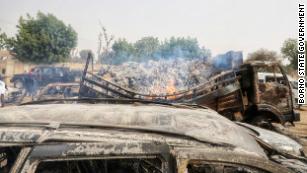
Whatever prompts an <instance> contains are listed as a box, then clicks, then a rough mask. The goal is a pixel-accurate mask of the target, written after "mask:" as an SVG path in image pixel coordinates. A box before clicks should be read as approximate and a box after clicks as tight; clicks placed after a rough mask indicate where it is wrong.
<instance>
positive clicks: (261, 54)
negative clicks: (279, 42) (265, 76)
mask: <svg viewBox="0 0 307 173" xmlns="http://www.w3.org/2000/svg"><path fill="white" fill-rule="evenodd" d="M249 61H276V62H280V61H281V59H280V57H279V56H278V55H277V53H276V52H275V51H270V50H266V49H259V50H257V51H255V52H253V53H250V54H248V56H247V59H246V62H249Z"/></svg>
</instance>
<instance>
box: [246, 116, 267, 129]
mask: <svg viewBox="0 0 307 173" xmlns="http://www.w3.org/2000/svg"><path fill="white" fill-rule="evenodd" d="M271 121H272V120H271V119H270V117H267V116H263V115H258V116H256V117H254V118H253V119H252V120H251V124H253V125H255V126H258V127H263V128H266V129H271V128H272V124H271Z"/></svg>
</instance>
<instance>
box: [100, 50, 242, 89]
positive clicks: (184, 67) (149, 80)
mask: <svg viewBox="0 0 307 173" xmlns="http://www.w3.org/2000/svg"><path fill="white" fill-rule="evenodd" d="M242 63H243V56H242V52H234V51H230V52H227V53H226V54H223V55H218V56H216V57H214V58H195V59H190V60H187V59H185V58H174V59H159V60H149V61H146V62H132V61H129V62H125V63H123V64H121V65H107V64H104V65H103V66H102V68H101V69H100V71H99V73H98V75H100V76H101V77H102V78H104V79H105V80H108V81H110V82H113V83H115V84H117V85H120V86H122V87H124V88H128V89H130V90H135V91H137V92H139V93H143V94H149V95H163V94H172V93H173V92H175V91H180V90H186V89H189V88H192V87H195V86H197V85H199V84H202V83H205V82H207V81H208V79H209V78H210V77H211V76H214V75H215V74H218V73H220V72H222V71H224V70H230V69H233V68H236V67H238V66H239V65H241V64H242Z"/></svg>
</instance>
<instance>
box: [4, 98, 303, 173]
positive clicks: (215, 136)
mask: <svg viewBox="0 0 307 173" xmlns="http://www.w3.org/2000/svg"><path fill="white" fill-rule="evenodd" d="M256 134H257V132H256V131H254V130H251V129H250V128H246V127H243V126H241V125H237V124H235V123H234V122H231V121H230V120H228V119H226V118H225V117H223V116H221V115H219V114H218V113H216V112H215V111H213V110H211V109H207V108H205V107H201V106H197V105H187V104H166V103H156V102H145V101H141V100H118V99H64V100H61V99H59V100H45V101H36V102H32V103H27V104H24V105H22V106H18V107H17V106H12V107H6V108H3V109H1V112H0V145H1V148H0V151H1V153H0V166H1V167H0V169H1V172H11V173H16V172H22V173H47V172H49V173H50V172H52V173H55V172H56V173H61V172H65V173H96V172H97V173H98V172H99V173H123V172H125V173H158V172H159V173H291V172H299V171H301V172H303V171H305V170H304V167H305V168H306V162H305V161H306V160H305V158H304V157H303V154H300V153H297V152H292V153H291V152H288V153H287V152H279V150H274V149H272V148H273V147H272V148H271V149H270V146H271V145H270V142H267V143H266V142H262V143H259V141H257V135H256ZM264 146H265V147H264ZM272 156H276V157H277V156H279V157H282V158H283V159H284V161H283V162H279V161H278V159H276V157H272ZM287 160H290V161H288V162H287V163H289V164H283V163H284V162H286V161H287ZM294 161H295V162H294ZM300 165H303V168H301V167H300ZM300 169H301V170H300Z"/></svg>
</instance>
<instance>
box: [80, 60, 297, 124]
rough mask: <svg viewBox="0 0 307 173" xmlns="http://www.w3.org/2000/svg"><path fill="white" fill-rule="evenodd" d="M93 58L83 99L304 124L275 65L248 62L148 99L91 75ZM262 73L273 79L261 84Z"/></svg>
mask: <svg viewBox="0 0 307 173" xmlns="http://www.w3.org/2000/svg"><path fill="white" fill-rule="evenodd" d="M89 62H90V58H88V61H87V63H86V65H85V69H84V72H83V76H82V79H81V82H80V91H79V97H80V98H87V97H96V98H97V97H98V98H126V99H142V100H148V101H160V102H171V103H189V104H197V105H201V106H205V107H209V108H211V109H213V110H215V111H217V112H219V113H220V114H221V115H223V116H225V117H227V118H229V119H230V120H234V121H243V122H249V123H253V124H257V125H261V124H263V125H265V124H268V123H271V122H276V123H281V124H284V123H286V122H290V123H293V122H294V121H299V120H300V114H299V113H298V112H296V111H295V110H294V105H293V99H292V97H293V96H292V92H291V86H290V83H289V80H288V78H287V75H286V74H285V72H284V70H283V68H282V67H281V66H280V65H279V64H278V63H275V62H259V61H253V62H247V63H245V64H243V65H241V66H240V67H239V68H238V69H236V70H230V71H224V72H222V73H220V74H217V75H214V76H213V77H211V78H210V79H209V80H208V82H206V83H203V84H201V85H198V86H196V87H194V88H189V89H187V90H183V91H178V92H174V93H171V94H167V95H147V94H142V93H138V92H136V91H132V90H129V89H127V88H123V87H121V86H119V85H117V84H115V83H112V82H110V81H107V80H105V79H103V78H101V77H100V76H98V75H96V74H93V73H91V72H88V65H89ZM261 73H272V74H273V76H271V77H268V79H266V80H265V81H264V80H261V79H260V78H259V75H260V74H261Z"/></svg>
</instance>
